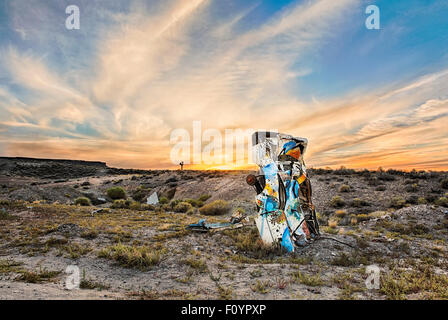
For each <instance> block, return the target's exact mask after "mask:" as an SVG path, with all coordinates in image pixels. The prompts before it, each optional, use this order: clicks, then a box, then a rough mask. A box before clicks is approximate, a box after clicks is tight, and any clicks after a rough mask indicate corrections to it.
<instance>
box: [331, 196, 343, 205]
mask: <svg viewBox="0 0 448 320" xmlns="http://www.w3.org/2000/svg"><path fill="white" fill-rule="evenodd" d="M330 206H332V207H333V208H342V207H344V206H345V201H344V199H342V198H341V197H340V196H335V197H333V198H332V199H331V201H330Z"/></svg>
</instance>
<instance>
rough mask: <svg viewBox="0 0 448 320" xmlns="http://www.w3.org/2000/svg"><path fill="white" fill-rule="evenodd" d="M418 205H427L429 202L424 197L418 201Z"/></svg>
mask: <svg viewBox="0 0 448 320" xmlns="http://www.w3.org/2000/svg"><path fill="white" fill-rule="evenodd" d="M417 203H418V204H427V203H428V201H427V200H426V199H425V198H423V197H419V198H418V200H417Z"/></svg>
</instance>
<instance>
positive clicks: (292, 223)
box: [188, 131, 320, 252]
mask: <svg viewBox="0 0 448 320" xmlns="http://www.w3.org/2000/svg"><path fill="white" fill-rule="evenodd" d="M307 145H308V140H307V139H306V138H300V137H293V136H291V135H288V134H282V133H277V132H269V131H257V132H255V133H254V134H253V135H252V154H253V160H254V162H255V163H256V164H257V165H258V166H259V172H258V174H257V175H248V176H247V178H246V182H247V183H248V184H249V185H250V186H252V187H253V188H254V190H255V191H256V196H255V200H256V208H257V210H256V217H255V223H256V225H257V228H258V231H259V233H260V237H261V239H262V241H263V242H264V243H266V244H268V245H275V244H281V247H282V248H283V249H285V250H286V251H288V252H293V251H294V249H295V247H302V246H305V245H307V244H309V243H310V242H312V241H314V240H316V239H317V238H319V236H320V233H319V224H318V221H317V218H316V212H315V208H314V205H313V203H312V189H311V182H310V179H309V177H308V176H307V174H306V166H305V161H304V160H303V155H304V153H305V151H306V148H307ZM243 220H244V217H232V220H231V221H230V222H228V223H221V224H220V223H217V224H216V223H215V224H207V223H206V222H205V220H201V221H199V223H198V224H193V225H190V226H188V228H189V229H192V230H197V231H208V230H211V229H221V228H232V227H240V226H242V225H244V224H245V223H244V221H243Z"/></svg>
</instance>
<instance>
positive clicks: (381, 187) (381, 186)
mask: <svg viewBox="0 0 448 320" xmlns="http://www.w3.org/2000/svg"><path fill="white" fill-rule="evenodd" d="M386 189H387V188H386V186H385V185H380V186H378V187H376V188H375V190H376V191H386Z"/></svg>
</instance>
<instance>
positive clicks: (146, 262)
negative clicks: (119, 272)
mask: <svg viewBox="0 0 448 320" xmlns="http://www.w3.org/2000/svg"><path fill="white" fill-rule="evenodd" d="M98 257H100V258H106V259H111V260H114V261H116V262H117V263H118V264H119V265H121V266H123V267H127V268H138V269H141V270H145V269H148V268H151V267H153V266H156V265H158V264H159V263H160V261H161V258H162V252H161V251H156V250H152V249H151V248H149V247H146V246H140V247H133V246H127V245H123V244H121V243H118V244H116V245H113V246H110V247H107V248H104V249H102V250H101V251H100V252H99V253H98Z"/></svg>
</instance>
